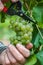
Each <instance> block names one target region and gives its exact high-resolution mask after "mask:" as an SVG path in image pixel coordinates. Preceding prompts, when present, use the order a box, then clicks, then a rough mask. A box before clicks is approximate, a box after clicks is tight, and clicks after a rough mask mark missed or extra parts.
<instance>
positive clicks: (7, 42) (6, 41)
mask: <svg viewBox="0 0 43 65" xmlns="http://www.w3.org/2000/svg"><path fill="white" fill-rule="evenodd" d="M0 41H1V42H2V43H3V44H4V45H5V46H8V45H9V44H10V41H9V40H4V39H2V40H0Z"/></svg>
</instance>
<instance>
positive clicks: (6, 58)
mask: <svg viewBox="0 0 43 65" xmlns="http://www.w3.org/2000/svg"><path fill="white" fill-rule="evenodd" d="M29 46H31V48H32V47H33V45H32V44H31V43H30V44H29ZM29 46H28V47H29ZM29 56H30V51H29V50H28V49H27V48H25V46H23V45H21V44H17V45H16V47H15V46H13V45H11V44H10V45H9V46H8V48H7V49H6V50H5V51H3V52H2V54H1V55H0V57H1V64H3V65H11V64H12V65H23V64H24V63H25V61H26V58H27V57H29Z"/></svg>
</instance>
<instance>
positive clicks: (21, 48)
mask: <svg viewBox="0 0 43 65" xmlns="http://www.w3.org/2000/svg"><path fill="white" fill-rule="evenodd" d="M16 47H17V49H18V50H19V51H20V52H21V53H22V54H23V55H24V57H29V56H30V51H29V50H28V49H26V48H25V47H24V46H23V45H22V44H17V45H16Z"/></svg>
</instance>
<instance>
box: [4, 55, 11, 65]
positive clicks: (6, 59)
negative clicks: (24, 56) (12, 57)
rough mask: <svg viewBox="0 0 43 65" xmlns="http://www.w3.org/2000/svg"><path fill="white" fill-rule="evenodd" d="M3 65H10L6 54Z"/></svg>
mask: <svg viewBox="0 0 43 65" xmlns="http://www.w3.org/2000/svg"><path fill="white" fill-rule="evenodd" d="M5 65H11V64H10V61H9V59H8V57H7V54H5Z"/></svg>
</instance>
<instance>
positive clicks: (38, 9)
mask: <svg viewBox="0 0 43 65" xmlns="http://www.w3.org/2000/svg"><path fill="white" fill-rule="evenodd" d="M32 15H33V18H34V19H35V20H36V21H37V23H38V25H39V27H41V28H43V2H41V3H38V5H37V6H35V7H33V10H32Z"/></svg>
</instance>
